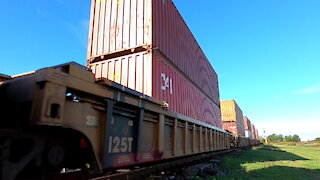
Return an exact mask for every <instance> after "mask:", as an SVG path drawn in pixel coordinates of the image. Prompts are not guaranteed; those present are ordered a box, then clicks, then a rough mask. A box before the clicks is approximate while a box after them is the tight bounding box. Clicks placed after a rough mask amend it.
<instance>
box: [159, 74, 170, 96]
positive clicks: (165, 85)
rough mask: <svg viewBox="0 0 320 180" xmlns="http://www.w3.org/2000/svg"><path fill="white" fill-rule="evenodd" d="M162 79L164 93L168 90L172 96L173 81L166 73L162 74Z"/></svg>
mask: <svg viewBox="0 0 320 180" xmlns="http://www.w3.org/2000/svg"><path fill="white" fill-rule="evenodd" d="M161 79H162V82H161V89H162V90H163V91H166V90H167V89H169V91H170V94H172V79H171V78H169V77H168V76H166V75H165V74H164V73H161Z"/></svg>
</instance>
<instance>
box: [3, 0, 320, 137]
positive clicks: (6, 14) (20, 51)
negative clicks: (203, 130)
mask: <svg viewBox="0 0 320 180" xmlns="http://www.w3.org/2000/svg"><path fill="white" fill-rule="evenodd" d="M79 2H80V1H77V0H50V1H41V0H17V1H15V3H14V5H13V4H12V2H10V1H4V2H2V5H1V6H0V18H1V21H0V39H1V43H0V54H1V57H0V62H1V66H0V73H4V74H9V75H14V74H19V73H23V72H27V71H32V70H35V69H39V68H42V67H46V66H52V65H56V64H61V63H65V62H68V61H76V62H78V63H80V64H85V59H86V51H87V50H86V49H87V47H86V44H87V33H88V23H89V10H90V1H89V0H83V1H81V3H79ZM174 2H175V4H176V6H177V8H178V9H179V11H180V13H181V14H182V16H183V18H184V19H185V21H186V23H187V24H188V26H189V28H190V29H191V31H192V32H193V34H194V36H195V37H196V39H197V40H198V42H199V44H200V46H201V47H202V49H203V51H204V52H205V53H206V55H207V57H208V59H209V60H210V62H211V64H212V65H213V67H214V68H215V70H216V72H217V73H218V75H219V82H220V84H219V85H220V95H221V99H235V100H236V101H237V102H238V104H239V106H240V107H241V108H242V110H243V112H244V114H245V115H247V116H248V117H249V118H250V119H251V120H252V121H253V122H254V124H255V125H256V127H258V129H259V130H260V134H262V131H263V128H265V129H266V133H267V134H271V133H282V134H284V135H289V134H293V133H297V134H298V135H299V136H300V137H302V139H303V140H307V139H314V138H315V137H319V136H320V108H319V107H320V101H319V100H320V71H319V68H320V33H319V32H320V21H319V18H320V11H319V7H320V1H318V0H305V1H301V0H241V1H239V0H203V1H191V0H189V1H186V0H174Z"/></svg>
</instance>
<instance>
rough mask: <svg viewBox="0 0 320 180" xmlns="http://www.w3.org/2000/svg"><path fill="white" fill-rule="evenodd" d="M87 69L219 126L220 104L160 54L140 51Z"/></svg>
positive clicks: (98, 75)
mask: <svg viewBox="0 0 320 180" xmlns="http://www.w3.org/2000/svg"><path fill="white" fill-rule="evenodd" d="M90 68H91V69H92V71H93V73H94V74H95V77H96V78H102V77H104V78H107V79H109V80H112V81H115V82H117V83H119V84H121V85H124V86H126V87H129V88H131V89H134V90H136V91H138V92H141V93H144V94H146V95H148V96H151V97H154V98H156V99H159V100H161V101H165V102H166V103H168V105H169V110H171V111H174V112H177V113H180V114H182V115H185V116H188V117H191V118H193V119H196V120H200V121H202V122H205V123H208V124H211V125H213V126H215V127H219V128H222V123H221V118H220V107H219V104H216V103H214V102H213V101H212V100H211V99H210V98H209V97H207V96H206V95H205V94H204V93H203V92H202V91H200V90H199V89H198V88H197V87H196V86H195V85H194V84H193V83H190V81H189V80H188V79H187V78H186V77H185V76H184V75H183V74H180V71H179V69H178V68H176V67H175V66H174V65H172V63H170V61H168V60H167V59H166V58H164V57H163V56H161V55H160V54H156V53H153V52H152V51H143V52H139V53H134V54H130V55H125V56H121V57H117V58H112V59H109V60H104V61H98V62H95V63H91V64H90Z"/></svg>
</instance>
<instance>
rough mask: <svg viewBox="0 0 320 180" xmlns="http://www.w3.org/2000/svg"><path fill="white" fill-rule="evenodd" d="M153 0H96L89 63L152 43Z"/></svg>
mask: <svg viewBox="0 0 320 180" xmlns="http://www.w3.org/2000/svg"><path fill="white" fill-rule="evenodd" d="M151 10H152V9H151V0H123V1H117V0H92V1H91V17H90V29H89V40H88V55H87V58H88V60H89V61H90V60H92V58H94V57H97V56H101V55H103V54H110V53H114V52H118V51H122V50H124V49H131V48H135V47H138V46H143V45H148V44H151V43H152V41H151V38H152V35H151V28H152V20H151V19H152V17H151V14H152V13H151Z"/></svg>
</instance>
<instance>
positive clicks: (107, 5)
mask: <svg viewBox="0 0 320 180" xmlns="http://www.w3.org/2000/svg"><path fill="white" fill-rule="evenodd" d="M87 57H88V58H87V67H83V66H81V65H78V64H76V63H67V64H63V65H59V66H55V67H51V68H43V69H40V70H37V71H34V72H31V73H27V74H23V75H20V76H13V77H10V76H0V77H1V80H0V114H1V121H0V140H1V141H0V154H1V164H0V178H1V179H14V178H15V177H17V176H18V175H19V174H20V175H19V176H21V174H24V173H25V171H28V172H27V174H30V173H31V174H33V173H35V174H42V173H44V174H54V173H59V172H60V170H61V168H68V169H78V168H80V169H82V170H83V171H89V172H91V173H101V172H102V171H103V170H105V169H115V168H120V167H134V166H136V165H140V164H143V163H153V162H158V161H160V160H162V161H163V160H168V159H173V158H177V157H180V158H181V157H184V156H191V155H197V154H200V153H206V152H212V151H220V150H227V149H230V148H234V147H235V146H234V145H235V144H236V143H237V144H238V147H243V146H247V144H246V143H245V142H246V141H247V140H246V139H245V138H244V135H245V133H244V128H243V117H242V112H241V109H240V108H239V107H238V106H237V105H236V103H235V101H233V103H234V107H233V108H236V110H235V112H233V114H232V115H231V114H230V115H229V116H228V118H229V119H228V120H226V118H227V116H222V118H223V120H224V123H235V124H236V125H235V127H236V131H232V130H231V132H233V133H234V134H232V133H230V132H227V131H225V130H223V129H221V128H222V121H221V111H220V98H219V89H218V78H217V74H216V73H215V71H214V70H213V68H212V67H211V65H210V63H209V61H208V59H207V58H206V56H205V55H204V53H203V52H202V50H201V48H200V47H199V45H198V43H197V41H196V40H195V38H194V37H193V35H192V33H191V32H190V30H189V29H188V27H187V25H186V24H185V22H184V20H183V19H182V17H181V16H180V14H179V12H178V11H177V9H176V7H175V6H174V4H173V3H172V1H171V0H123V1H114V0H103V1H101V0H92V5H91V21H90V32H89V42H88V56H87ZM222 107H224V106H222ZM222 112H225V111H222ZM228 127H229V126H228ZM230 127H231V126H230ZM226 129H227V130H229V129H228V128H226ZM253 129H254V128H253ZM252 134H253V135H254V132H252Z"/></svg>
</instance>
